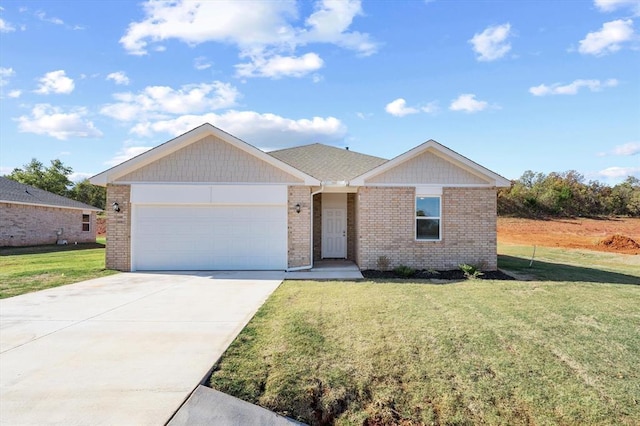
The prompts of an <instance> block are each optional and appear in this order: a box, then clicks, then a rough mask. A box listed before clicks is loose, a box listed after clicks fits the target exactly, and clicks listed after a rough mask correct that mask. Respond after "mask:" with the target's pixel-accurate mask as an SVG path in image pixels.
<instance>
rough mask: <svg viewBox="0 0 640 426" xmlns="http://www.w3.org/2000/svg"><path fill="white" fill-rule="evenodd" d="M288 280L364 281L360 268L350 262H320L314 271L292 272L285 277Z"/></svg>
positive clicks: (314, 266) (316, 263)
mask: <svg viewBox="0 0 640 426" xmlns="http://www.w3.org/2000/svg"><path fill="white" fill-rule="evenodd" d="M285 279H287V280H306V281H314V280H348V281H351V280H362V279H364V277H363V276H362V273H361V272H360V268H358V266H357V265H356V264H355V263H353V262H351V261H350V260H319V261H316V262H314V265H313V268H312V269H305V270H302V271H291V272H287V274H286V275H285Z"/></svg>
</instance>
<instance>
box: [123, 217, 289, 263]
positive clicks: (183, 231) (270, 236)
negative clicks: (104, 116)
mask: <svg viewBox="0 0 640 426" xmlns="http://www.w3.org/2000/svg"><path fill="white" fill-rule="evenodd" d="M132 239H133V244H132V249H133V253H134V256H133V261H134V268H135V269H136V270H216V269H217V270H238V269H240V270H242V269H254V270H259V269H265V270H268V269H285V268H286V266H287V211H286V206H284V205H275V206H274V205H268V206H265V205H255V206H247V205H239V206H215V205H208V206H202V205H198V206H194V205H191V206H184V205H182V206H171V205H160V206H159V205H134V217H133V224H132Z"/></svg>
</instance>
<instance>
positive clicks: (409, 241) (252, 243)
mask: <svg viewBox="0 0 640 426" xmlns="http://www.w3.org/2000/svg"><path fill="white" fill-rule="evenodd" d="M92 182H93V183H96V184H102V185H105V186H106V187H107V203H108V205H112V204H113V203H115V202H117V203H118V204H119V206H120V212H115V211H113V210H112V209H108V210H107V267H108V268H113V269H119V270H124V271H128V270H136V269H144V268H145V263H144V261H141V260H140V259H147V258H149V257H150V256H151V255H149V253H150V252H156V251H157V252H158V256H160V257H162V256H165V257H164V259H167V260H166V265H167V268H172V269H193V268H207V265H208V263H207V259H210V262H211V264H212V265H214V264H215V262H216V261H218V260H219V258H222V257H225V256H227V257H228V258H229V259H230V260H229V261H228V262H229V263H228V265H229V266H230V268H235V269H238V268H243V267H244V268H246V269H270V268H271V269H280V268H281V267H282V268H284V269H304V268H311V267H312V266H313V263H314V262H316V261H319V260H321V259H323V258H326V257H330V258H331V257H333V256H334V254H333V253H338V255H337V256H336V257H338V258H345V259H348V260H352V261H353V262H355V263H356V264H357V265H358V266H359V267H360V268H361V269H378V268H379V267H380V259H381V258H384V259H386V260H387V261H388V267H390V268H393V267H395V266H398V265H407V266H411V267H413V268H420V269H422V268H424V269H429V268H433V269H439V270H443V269H455V268H457V267H458V265H459V264H460V263H468V264H473V265H476V266H478V267H479V268H481V269H484V270H495V269H496V268H497V254H496V220H497V212H496V190H497V188H498V187H501V186H507V185H508V184H509V182H508V181H507V180H506V179H504V178H502V177H501V176H499V175H497V174H495V173H493V172H491V171H489V170H487V169H485V168H483V167H482V166H480V165H478V164H476V163H474V162H472V161H471V160H469V159H467V158H465V157H463V156H461V155H459V154H457V153H455V152H454V151H451V150H450V149H448V148H446V147H444V146H442V145H440V144H438V143H437V142H434V141H428V142H426V143H424V144H422V145H420V146H418V147H416V148H414V149H413V150H411V151H408V152H407V153H405V154H402V155H400V156H398V157H396V158H394V159H392V160H385V159H381V158H377V157H371V156H367V155H364V154H359V153H355V152H352V151H348V150H343V149H339V148H335V147H329V146H325V145H320V144H312V145H307V146H303V147H296V148H290V149H286V150H281V151H276V152H272V153H265V152H263V151H260V150H258V149H257V148H255V147H252V146H251V145H248V144H246V143H245V142H243V141H240V140H239V139H236V138H234V137H233V136H231V135H228V134H226V133H224V132H222V131H220V130H219V129H216V128H215V127H213V126H211V125H208V124H205V125H203V126H200V127H199V128H196V129H194V130H192V131H191V132H188V133H186V134H185V135H182V136H180V137H178V138H176V139H174V140H171V141H169V142H167V143H165V144H163V145H160V146H159V147H157V148H155V149H154V150H151V151H149V152H148V153H145V154H142V155H140V156H138V157H136V158H135V159H133V160H129V161H128V162H125V163H123V164H121V165H119V166H116V167H114V168H112V169H110V170H107V171H105V172H103V173H101V174H100V175H97V176H95V177H94V178H92ZM170 194H172V195H170ZM242 194H250V195H246V196H243V195H242ZM243 197H245V198H243ZM421 203H427V204H428V205H431V206H437V208H435V209H431V210H429V212H430V213H428V214H426V215H425V213H424V212H423V211H422V210H420V209H419V208H418V206H419V205H422V204H421ZM427 204H425V205H427ZM145 209H146V210H145ZM229 209H231V210H232V211H236V212H237V214H234V213H233V212H232V213H229ZM234 209H235V210H234ZM327 209H333V210H339V211H343V213H342V214H341V215H339V217H340V218H338V219H335V221H333V222H331V221H329V222H326V223H325V220H324V219H327V220H328V218H329V216H326V215H327V214H328V210H327ZM144 211H146V212H147V213H146V214H147V216H144V217H145V218H146V219H145V220H146V221H149V220H151V221H153V223H158V224H160V227H161V228H163V229H164V228H171V229H175V232H165V233H164V234H163V238H162V239H161V238H157V239H155V240H154V239H153V238H154V237H153V236H152V235H151V236H145V235H146V234H144V230H143V228H145V227H146V228H148V227H151V226H152V225H150V224H148V223H146V222H145V221H144V220H142V219H141V218H142V217H143V216H142V213H143V212H144ZM180 212H182V213H180ZM225 212H226V213H225ZM247 212H248V213H247ZM251 212H253V214H251ZM180 214H182V215H184V217H183V218H181V217H180V216H179V215H180ZM177 215H178V216H177ZM220 215H222V216H220ZM234 216H237V218H236V217H234ZM325 216H326V217H325ZM203 217H204V219H203ZM206 217H211V218H215V217H221V218H222V219H211V220H221V221H223V222H224V223H223V225H224V227H223V229H221V230H220V231H215V232H219V234H215V233H213V234H212V233H211V232H212V231H210V228H212V227H215V226H214V225H215V224H209V223H208V222H207V219H206ZM263 217H264V218H265V219H264V222H262V220H263V219H262V218H263ZM269 217H272V218H271V219H269ZM163 218H166V219H163ZM162 220H166V222H162ZM243 220H244V222H242V221H243ZM328 224H329V225H330V226H329V225H328ZM336 224H337V225H336ZM165 225H166V226H165ZM210 225H211V226H210ZM327 226H329V227H336V226H337V227H338V228H337V232H336V231H335V230H334V231H333V234H331V231H330V230H329V228H327ZM425 226H426V227H428V228H429V230H428V231H424V229H427V228H425ZM193 227H196V228H198V229H202V235H203V237H202V238H200V237H199V235H200V234H199V231H198V232H192V233H189V232H190V230H189V228H193ZM230 229H237V231H233V232H238V238H237V241H234V240H229V236H228V232H232V231H229V230H230ZM280 230H282V232H281V231H280ZM183 232H184V233H185V235H191V236H190V237H184V238H182V237H181V233H183ZM425 232H426V233H425ZM205 235H206V237H205ZM218 235H220V238H221V240H224V241H226V242H225V244H226V245H227V246H228V247H226V248H223V249H220V248H219V247H218V248H216V247H217V246H216V241H217V239H218ZM269 235H271V236H269ZM145 238H146V239H147V240H148V239H149V238H150V239H151V240H150V241H151V243H149V242H148V241H147V240H145ZM181 238H182V240H181ZM185 238H187V239H188V238H192V239H193V240H194V241H186V242H185V241H183V240H184V239H185ZM225 238H226V239H225ZM269 238H271V239H276V240H278V241H273V248H272V249H266V250H273V256H271V257H270V259H271V260H269V262H271V263H268V262H267V261H264V259H263V258H266V257H267V255H268V254H269V253H265V249H263V248H261V247H266V246H265V244H267V245H268V244H269V241H266V242H265V239H269ZM212 239H213V240H214V241H213V242H212V241H211V240H212ZM280 239H282V240H281V241H280ZM281 243H282V244H281ZM326 244H329V245H331V246H334V245H336V244H337V251H330V250H328V246H325V245H326ZM163 247H164V248H163ZM180 247H183V248H182V249H181V248H180ZM269 247H271V246H269ZM282 247H284V249H282ZM162 250H165V252H166V253H163V252H162ZM187 253H189V254H187ZM212 253H213V254H212ZM207 256H209V257H207ZM234 256H235V257H234ZM243 257H244V258H245V259H244V263H242V262H243V259H242V258H243ZM176 258H182V259H184V260H183V261H180V260H175V259H176ZM192 258H198V259H203V260H200V261H199V262H200V263H196V262H191V259H192ZM253 258H255V259H256V261H255V262H253V263H252V259H253ZM132 259H133V260H132ZM180 262H184V264H182V263H180ZM202 262H204V263H202ZM234 262H235V263H234ZM238 262H240V263H238ZM260 262H262V263H260ZM264 262H267V263H264ZM383 263H384V262H383ZM148 264H149V263H147V265H148ZM155 265H161V266H162V265H164V264H163V263H155ZM194 265H195V266H194ZM201 265H204V266H201ZM217 265H221V264H220V263H218V264H217ZM269 265H272V266H269ZM273 265H275V266H273ZM279 265H283V266H279ZM219 267H224V265H222V266H217V268H219ZM211 269H213V268H211Z"/></svg>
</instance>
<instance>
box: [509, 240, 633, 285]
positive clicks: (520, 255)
mask: <svg viewBox="0 0 640 426" xmlns="http://www.w3.org/2000/svg"><path fill="white" fill-rule="evenodd" d="M498 252H499V253H500V254H499V256H498V266H499V267H500V268H501V269H503V270H507V271H510V272H515V273H516V274H517V275H518V276H523V277H524V278H526V279H537V280H542V281H574V282H594V283H618V284H640V256H637V255H630V254H615V253H603V252H597V251H591V250H568V249H562V248H552V247H537V248H536V253H535V257H534V260H533V265H532V266H531V267H529V264H530V263H531V257H532V256H533V246H531V247H526V246H519V245H507V244H501V245H500V246H499V247H498Z"/></svg>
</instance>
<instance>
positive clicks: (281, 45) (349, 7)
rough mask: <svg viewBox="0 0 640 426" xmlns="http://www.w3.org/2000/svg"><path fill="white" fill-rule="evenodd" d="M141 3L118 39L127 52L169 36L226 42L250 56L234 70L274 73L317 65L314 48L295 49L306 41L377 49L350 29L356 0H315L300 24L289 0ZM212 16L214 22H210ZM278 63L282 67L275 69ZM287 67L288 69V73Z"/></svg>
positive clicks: (358, 6) (361, 50)
mask: <svg viewBox="0 0 640 426" xmlns="http://www.w3.org/2000/svg"><path fill="white" fill-rule="evenodd" d="M143 7H144V12H145V18H144V19H143V20H141V21H139V22H132V23H130V24H129V27H128V29H127V32H126V33H125V35H124V36H122V38H121V39H120V43H121V44H122V46H123V47H124V48H125V50H127V52H128V53H130V54H133V55H146V54H147V53H148V51H149V49H150V47H153V46H150V44H156V43H159V42H162V41H166V40H170V39H177V40H180V41H182V42H184V43H187V44H189V45H197V44H200V43H205V42H218V43H228V44H232V45H235V46H236V47H237V48H238V49H239V55H240V57H243V58H250V59H251V60H252V62H253V63H252V64H239V66H238V69H239V73H241V74H242V73H244V74H243V75H244V76H251V77H258V76H259V77H273V76H275V77H276V78H277V77H281V76H285V75H293V76H300V74H305V72H303V71H304V70H309V69H311V70H310V71H307V72H312V71H313V70H317V69H318V68H320V67H321V66H322V62H321V59H320V58H319V56H318V55H317V54H315V53H312V54H309V53H307V54H305V55H302V56H300V55H296V52H295V51H296V49H297V48H298V47H301V46H305V45H307V44H310V43H330V44H334V45H338V46H341V47H343V48H345V49H349V50H354V51H356V52H357V53H359V54H361V55H364V56H367V55H371V54H373V53H375V52H376V50H377V44H376V43H375V42H373V41H372V40H371V39H370V37H369V35H368V34H364V33H360V32H357V31H350V30H349V27H350V26H351V24H352V22H353V19H354V18H355V17H356V16H358V15H361V14H362V7H361V2H360V0H344V1H334V0H319V1H317V2H316V3H315V8H314V12H313V13H312V14H310V15H309V16H308V17H307V19H306V20H305V21H304V25H303V26H295V25H294V24H293V22H294V21H296V20H299V16H298V13H299V11H298V7H297V3H296V2H295V1H293V0H284V1H277V2H267V1H260V2H252V3H251V7H250V8H247V7H246V4H245V3H244V2H238V1H229V0H227V1H185V0H177V1H172V2H155V1H148V2H146V3H144V6H143ZM212 17H215V20H216V25H212V24H211V19H212ZM309 55H313V56H309ZM287 62H288V65H287V64H286V63H287ZM283 63H284V64H283ZM279 67H281V68H284V71H282V70H281V71H278V70H277V69H278V68H279ZM274 68H275V69H276V70H274ZM288 69H292V70H293V71H292V72H290V73H287V72H286V70H288Z"/></svg>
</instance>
